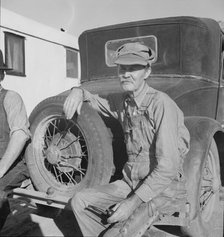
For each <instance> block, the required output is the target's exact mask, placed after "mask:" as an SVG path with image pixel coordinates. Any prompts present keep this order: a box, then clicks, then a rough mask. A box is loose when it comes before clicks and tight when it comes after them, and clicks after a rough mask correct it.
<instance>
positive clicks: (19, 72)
mask: <svg viewBox="0 0 224 237" xmlns="http://www.w3.org/2000/svg"><path fill="white" fill-rule="evenodd" d="M12 37H13V38H14V39H15V38H17V39H18V40H19V41H21V53H22V68H21V70H18V69H13V67H12V65H10V63H9V57H8V52H9V51H10V48H9V44H8V42H9V41H10V39H12ZM4 39H5V64H6V65H7V66H8V67H9V68H12V70H7V72H6V73H7V74H8V75H13V76H21V77H26V73H25V72H26V67H25V39H26V38H25V37H24V36H21V35H18V34H14V33H12V32H8V31H4ZM13 55H14V54H13ZM20 56H21V55H20Z"/></svg>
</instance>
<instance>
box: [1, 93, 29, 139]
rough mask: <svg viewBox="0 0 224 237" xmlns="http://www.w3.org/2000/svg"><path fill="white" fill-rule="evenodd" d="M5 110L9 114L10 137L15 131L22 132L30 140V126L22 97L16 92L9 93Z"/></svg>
mask: <svg viewBox="0 0 224 237" xmlns="http://www.w3.org/2000/svg"><path fill="white" fill-rule="evenodd" d="M4 108H5V111H6V114H7V120H8V124H9V128H10V136H11V135H12V134H13V133H14V132H15V131H18V130H22V131H23V132H24V133H25V134H26V136H27V139H29V138H30V137H31V134H30V131H29V126H30V124H29V120H28V118H27V113H26V108H25V105H24V103H23V100H22V98H21V96H20V95H19V94H18V93H17V92H15V91H8V92H7V94H6V96H5V99H4Z"/></svg>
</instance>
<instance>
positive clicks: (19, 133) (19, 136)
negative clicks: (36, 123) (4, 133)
mask: <svg viewBox="0 0 224 237" xmlns="http://www.w3.org/2000/svg"><path fill="white" fill-rule="evenodd" d="M11 139H16V141H17V142H18V143H20V144H25V143H26V142H27V141H28V140H29V139H30V135H29V134H27V133H26V132H25V131H23V130H21V129H20V130H16V131H14V132H13V133H12V135H11Z"/></svg>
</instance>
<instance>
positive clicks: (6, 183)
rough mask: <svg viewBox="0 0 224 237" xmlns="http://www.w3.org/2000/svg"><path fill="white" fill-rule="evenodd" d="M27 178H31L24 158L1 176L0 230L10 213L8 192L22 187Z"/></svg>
mask: <svg viewBox="0 0 224 237" xmlns="http://www.w3.org/2000/svg"><path fill="white" fill-rule="evenodd" d="M27 178H29V173H28V170H27V167H26V164H25V163H24V161H23V160H20V161H17V162H15V164H13V166H12V167H11V168H10V170H9V171H8V172H7V173H6V174H5V175H4V176H3V177H2V178H0V230H1V229H2V227H3V225H4V223H5V221H6V219H7V216H8V215H9V213H10V206H9V201H8V199H7V194H8V193H9V192H10V191H11V190H12V189H13V188H17V187H20V186H21V184H22V182H23V181H24V180H25V179H27Z"/></svg>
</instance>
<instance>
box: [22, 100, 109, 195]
mask: <svg viewBox="0 0 224 237" xmlns="http://www.w3.org/2000/svg"><path fill="white" fill-rule="evenodd" d="M65 98H66V97H64V96H55V97H50V98H47V99H46V100H44V101H42V102H41V103H40V104H38V105H37V106H36V107H35V109H34V110H33V111H32V113H31V115H30V118H29V119H30V124H31V133H32V141H31V143H30V144H29V145H28V147H27V149H26V153H25V159H26V163H27V166H28V169H29V172H30V176H31V179H32V181H33V184H34V186H35V188H36V189H37V190H39V191H43V192H46V191H47V190H49V188H50V189H51V190H52V191H54V192H55V193H56V194H61V195H64V196H68V197H70V196H72V195H73V194H74V193H75V192H76V191H78V190H80V189H83V188H87V187H92V186H94V185H98V184H105V183H108V182H109V180H110V177H111V173H112V169H113V151H112V142H111V140H112V139H111V136H110V133H109V131H108V129H107V127H106V126H105V124H104V122H103V120H102V119H101V117H100V116H99V114H98V113H97V112H96V111H95V110H94V109H92V108H91V107H90V106H89V105H88V104H87V103H84V104H83V106H82V109H81V114H80V115H79V116H77V115H75V116H73V118H72V119H71V120H67V119H66V118H65V115H64V113H63V104H64V100H65Z"/></svg>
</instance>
